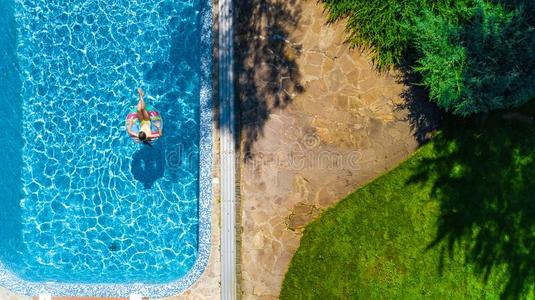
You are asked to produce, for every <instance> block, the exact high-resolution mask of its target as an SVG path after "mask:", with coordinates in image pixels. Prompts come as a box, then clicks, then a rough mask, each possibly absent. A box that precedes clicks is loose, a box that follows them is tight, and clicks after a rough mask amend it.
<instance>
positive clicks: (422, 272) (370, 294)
mask: <svg viewBox="0 0 535 300" xmlns="http://www.w3.org/2000/svg"><path fill="white" fill-rule="evenodd" d="M533 114H535V104H531V105H530V106H525V107H522V108H521V109H519V110H518V111H514V112H507V113H506V114H504V113H501V112H500V113H494V114H490V115H489V116H488V118H487V119H486V121H485V123H484V124H482V123H481V120H480V119H478V118H468V119H460V118H454V117H450V118H449V119H448V120H446V121H445V125H444V130H443V132H441V133H440V134H439V135H438V136H436V137H435V138H434V139H433V140H431V141H430V142H429V143H427V144H426V145H424V146H422V147H421V148H420V149H419V150H418V151H417V152H416V153H415V154H414V155H413V157H411V158H410V159H409V160H407V161H405V162H404V163H403V164H401V165H400V166H399V167H397V168H396V169H394V170H392V171H391V172H389V173H387V174H385V175H383V176H381V177H379V178H377V179H376V180H374V181H372V182H371V183H369V184H368V185H366V186H364V187H362V188H360V189H358V190H357V191H356V192H354V193H353V194H351V195H349V196H348V197H347V198H345V199H343V200H342V201H340V202H339V203H338V204H337V205H336V206H334V207H332V208H330V209H328V210H327V211H326V212H325V213H324V214H322V215H321V216H320V218H319V219H317V220H316V221H314V222H313V223H311V224H310V225H308V226H307V228H306V229H305V232H304V235H303V238H302V239H301V245H300V246H299V249H298V250H297V253H296V254H295V256H294V257H293V259H292V262H291V264H290V268H289V270H288V272H287V274H286V276H285V279H284V283H283V287H282V291H281V295H280V298H281V299H498V298H504V299H533V298H534V297H535V293H534V292H535V290H534V289H535V269H534V268H533V266H534V265H535V256H533V253H535V235H534V232H535V202H534V201H533V196H532V195H533V194H535V182H534V181H533V178H535V132H534V131H533V129H532V128H533V122H535V121H534V120H533V119H532V118H530V116H532V115H533ZM482 129H483V130H482Z"/></svg>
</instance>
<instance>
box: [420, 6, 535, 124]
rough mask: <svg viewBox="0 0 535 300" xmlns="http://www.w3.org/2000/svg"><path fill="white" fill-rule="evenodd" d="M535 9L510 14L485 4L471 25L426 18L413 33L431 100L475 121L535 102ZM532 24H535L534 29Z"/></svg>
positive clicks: (431, 15) (478, 8)
mask: <svg viewBox="0 0 535 300" xmlns="http://www.w3.org/2000/svg"><path fill="white" fill-rule="evenodd" d="M534 7H535V6H534V5H531V6H530V5H528V6H518V7H516V8H514V7H509V9H508V8H504V7H503V6H501V5H495V4H485V3H479V4H478V5H477V6H475V7H474V8H473V16H472V18H471V20H470V22H469V23H468V24H466V25H463V26H459V25H454V24H451V23H450V22H448V20H446V18H444V17H442V16H440V15H438V14H434V13H432V12H430V11H427V12H425V13H424V14H423V15H422V17H420V18H417V19H416V22H415V26H414V27H413V28H414V30H413V35H414V38H413V40H414V44H415V48H416V49H418V51H419V56H420V59H419V60H418V64H417V66H416V67H415V70H416V71H418V72H420V73H421V74H422V75H423V84H424V85H425V86H426V87H427V88H428V89H429V92H430V98H431V99H432V100H433V101H436V102H437V103H438V104H439V105H440V106H441V107H443V108H444V109H446V110H449V111H453V112H454V113H456V114H461V115H469V114H473V113H478V112H488V111H491V110H495V109H503V108H510V107H515V106H518V105H521V104H523V103H526V102H527V101H529V100H531V99H532V98H534V97H535V52H534V49H535V29H534V27H533V22H532V21H533V20H530V19H529V18H530V16H532V15H533V14H535V10H533V8H534ZM530 22H531V24H530Z"/></svg>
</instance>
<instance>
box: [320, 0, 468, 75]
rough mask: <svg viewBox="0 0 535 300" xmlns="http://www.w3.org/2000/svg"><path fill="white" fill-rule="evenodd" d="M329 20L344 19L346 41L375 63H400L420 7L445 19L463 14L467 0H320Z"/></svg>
mask: <svg viewBox="0 0 535 300" xmlns="http://www.w3.org/2000/svg"><path fill="white" fill-rule="evenodd" d="M322 2H323V4H324V6H325V7H326V8H327V10H328V12H329V21H331V22H333V21H336V20H339V19H343V18H347V30H348V34H349V39H348V40H349V42H350V43H351V45H352V46H356V47H360V48H363V49H366V50H369V51H370V52H371V53H372V57H373V59H374V62H375V63H376V65H377V66H378V67H379V68H381V69H384V68H388V67H390V66H392V65H397V64H400V63H401V62H402V60H403V56H404V54H405V51H406V49H407V47H408V46H409V42H410V39H411V30H412V24H413V22H414V18H415V17H416V16H417V15H418V12H420V11H421V10H422V9H429V10H432V11H440V13H441V15H443V16H445V17H446V18H447V19H448V20H452V21H459V20H463V19H465V18H466V17H467V16H466V15H467V7H468V5H467V3H469V2H471V0H322Z"/></svg>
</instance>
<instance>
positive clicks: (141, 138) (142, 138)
mask: <svg viewBox="0 0 535 300" xmlns="http://www.w3.org/2000/svg"><path fill="white" fill-rule="evenodd" d="M137 137H138V138H139V140H140V141H142V142H143V141H145V140H146V139H147V134H146V133H145V132H143V131H140V132H139V133H138V134H137Z"/></svg>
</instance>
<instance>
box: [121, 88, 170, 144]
mask: <svg viewBox="0 0 535 300" xmlns="http://www.w3.org/2000/svg"><path fill="white" fill-rule="evenodd" d="M137 92H138V94H139V102H138V104H137V109H136V113H135V114H134V113H133V114H130V115H128V118H127V123H128V125H127V129H126V130H127V131H128V134H129V135H130V137H131V138H133V139H134V140H139V141H140V142H143V143H150V142H152V141H154V140H156V139H158V138H159V137H160V136H162V123H161V119H160V114H159V113H158V112H157V111H154V110H152V108H149V110H147V109H146V108H145V100H144V99H143V97H144V96H145V93H143V90H141V88H137ZM137 121H139V124H136V122H137ZM135 124H136V125H138V126H137V127H138V128H139V131H138V132H137V133H136V132H135V131H134V130H133V128H132V127H134V125H135ZM152 125H154V126H152ZM154 129H156V130H154Z"/></svg>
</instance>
